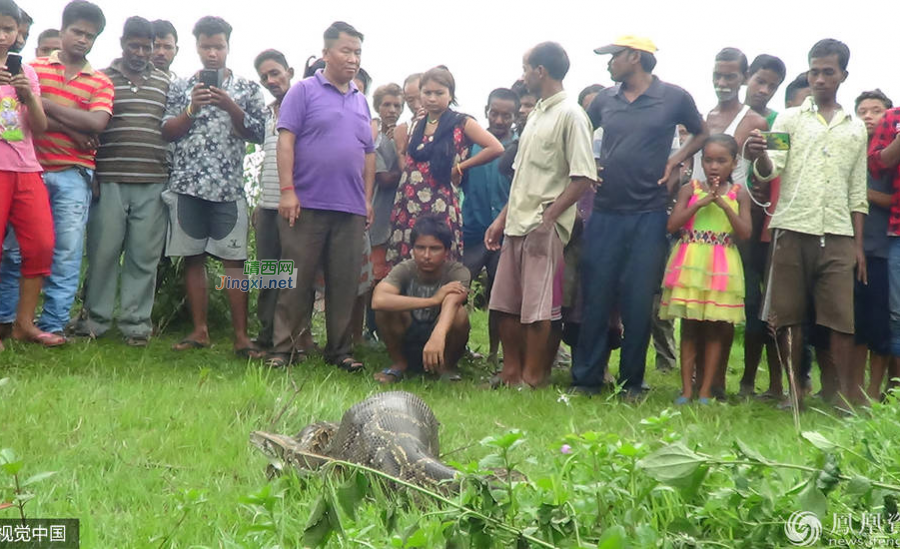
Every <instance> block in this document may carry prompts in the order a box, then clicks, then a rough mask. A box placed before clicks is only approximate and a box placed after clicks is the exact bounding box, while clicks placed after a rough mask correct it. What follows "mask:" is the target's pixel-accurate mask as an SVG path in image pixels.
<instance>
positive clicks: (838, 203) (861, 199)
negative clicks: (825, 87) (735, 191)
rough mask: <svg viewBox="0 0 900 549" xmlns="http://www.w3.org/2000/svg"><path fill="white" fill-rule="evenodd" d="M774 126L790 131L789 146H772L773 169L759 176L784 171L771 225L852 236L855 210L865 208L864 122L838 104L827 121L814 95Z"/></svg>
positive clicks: (772, 176)
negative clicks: (819, 109)
mask: <svg viewBox="0 0 900 549" xmlns="http://www.w3.org/2000/svg"><path fill="white" fill-rule="evenodd" d="M772 131H773V132H786V133H789V134H790V136H791V149H790V150H788V151H769V152H768V154H769V158H770V159H771V160H772V165H773V170H772V173H771V174H769V175H768V177H762V176H761V175H760V174H759V171H758V170H757V166H756V163H754V165H753V174H754V175H755V176H756V177H757V179H759V180H760V181H771V180H772V179H775V178H776V177H778V176H779V175H780V176H781V192H780V197H779V199H778V206H777V207H776V209H775V214H774V215H773V216H772V223H771V224H770V227H771V228H773V229H785V230H788V231H795V232H798V233H804V234H812V235H819V236H821V235H825V234H832V235H841V236H853V223H852V221H851V215H850V214H851V213H852V212H860V213H863V214H865V213H867V212H868V211H869V204H868V200H867V199H866V144H867V139H868V138H867V135H866V127H865V125H864V124H863V123H862V121H860V120H854V119H853V118H851V116H850V114H849V113H846V112H844V110H843V109H838V110H837V112H835V113H834V116H833V117H832V119H831V122H830V123H828V122H826V121H825V119H824V118H823V117H822V115H820V114H819V113H818V111H817V110H816V109H815V107H814V104H813V99H812V98H811V97H809V98H807V99H806V100H805V101H804V102H803V104H802V105H800V106H799V107H795V108H791V109H787V110H786V111H784V112H783V113H781V114H780V115H779V116H778V118H776V119H775V124H774V125H773V126H772Z"/></svg>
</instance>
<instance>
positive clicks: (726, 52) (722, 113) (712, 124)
mask: <svg viewBox="0 0 900 549" xmlns="http://www.w3.org/2000/svg"><path fill="white" fill-rule="evenodd" d="M747 72H748V66H747V56H746V55H744V53H743V52H742V51H741V50H739V49H737V48H723V49H722V50H721V51H720V52H719V53H717V54H716V60H715V64H714V65H713V75H712V80H713V87H714V89H715V92H716V97H717V98H718V100H719V102H718V103H717V104H716V106H715V107H713V109H712V110H711V111H709V114H707V115H706V124H707V125H708V126H709V133H710V134H715V133H724V134H727V135H730V136H732V137H734V138H735V140H736V141H737V143H738V146H739V147H743V145H744V141H746V139H747V137H748V136H749V135H750V132H752V131H753V130H759V131H766V130H767V129H769V126H768V124H767V123H766V119H765V118H763V117H762V116H760V115H759V113H757V112H756V111H754V110H753V109H752V108H751V107H750V105H744V104H743V103H741V99H740V91H741V87H742V86H744V85H745V84H746V83H747ZM693 176H694V179H699V180H701V181H705V180H706V175H705V174H704V173H703V169H702V168H701V166H700V153H699V152H698V153H697V154H696V155H695V157H694V173H693ZM732 179H734V181H735V183H742V184H744V183H746V182H747V161H746V160H744V159H743V158H742V157H740V156H738V166H737V168H736V169H735V170H734V173H733V174H732Z"/></svg>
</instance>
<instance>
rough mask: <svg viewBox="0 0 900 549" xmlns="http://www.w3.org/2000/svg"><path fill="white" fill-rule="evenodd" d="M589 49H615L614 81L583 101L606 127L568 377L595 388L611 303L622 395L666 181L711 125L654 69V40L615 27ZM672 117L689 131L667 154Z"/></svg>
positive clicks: (649, 302) (637, 359) (643, 308)
mask: <svg viewBox="0 0 900 549" xmlns="http://www.w3.org/2000/svg"><path fill="white" fill-rule="evenodd" d="M594 52H595V53H597V54H600V55H611V56H612V57H611V58H610V60H609V65H608V68H609V74H610V77H611V78H612V80H613V81H614V82H616V83H617V85H616V86H612V87H609V88H606V89H604V90H602V91H601V92H600V93H599V94H597V97H596V98H595V99H594V101H593V102H592V103H591V105H590V107H589V108H588V115H589V116H590V118H591V122H593V124H594V127H595V128H597V127H602V128H603V145H602V148H601V151H600V165H601V166H602V169H603V183H602V184H601V185H600V187H599V188H598V189H597V197H596V199H595V202H594V213H593V215H592V216H591V219H590V221H589V222H588V226H587V229H586V231H585V242H586V245H585V250H584V252H583V254H582V257H583V260H582V285H583V287H584V319H583V322H582V325H581V334H580V335H579V338H578V347H577V348H576V350H575V361H574V365H573V368H572V385H573V390H574V391H576V392H582V393H588V394H593V393H596V392H597V391H598V390H599V389H600V386H601V384H602V383H603V374H604V367H605V366H604V362H603V360H602V358H603V357H604V356H605V355H606V354H607V352H608V347H609V340H608V337H607V333H608V330H607V327H608V323H609V315H610V312H611V311H612V309H613V307H614V306H616V305H618V307H619V310H620V312H621V315H622V323H623V325H624V328H625V339H624V341H623V344H622V356H621V360H620V367H619V383H621V384H623V386H624V388H625V390H626V394H627V396H629V397H638V396H639V395H640V393H641V386H642V384H643V381H644V367H645V366H646V364H645V363H646V357H647V346H648V344H649V342H650V326H651V318H652V311H653V300H654V295H655V292H656V289H657V287H658V286H659V284H660V281H661V279H662V273H663V268H664V265H665V258H666V253H667V250H668V244H667V241H666V221H667V219H668V214H667V213H666V207H667V205H668V204H669V200H670V194H669V193H670V189H668V188H667V187H668V185H667V183H668V182H669V180H670V176H677V174H678V171H679V170H678V167H679V165H680V164H682V163H683V162H684V161H685V160H687V159H688V158H690V157H691V155H693V154H694V153H695V152H697V151H698V150H700V147H701V146H702V144H703V141H704V140H705V139H706V138H707V137H708V136H709V130H708V128H707V127H706V123H705V122H704V121H703V117H702V116H701V115H700V113H699V112H698V111H697V106H696V104H695V103H694V100H693V98H692V97H691V96H690V94H688V93H687V92H686V91H684V90H683V89H681V88H679V87H678V86H674V85H672V84H668V83H665V82H662V81H661V80H659V78H657V77H656V76H653V74H652V71H653V68H654V67H655V66H656V57H655V56H654V53H655V52H656V46H655V45H654V44H653V42H652V41H650V40H649V39H647V38H642V37H638V36H622V37H620V38H619V39H618V40H616V41H615V42H613V43H612V44H609V45H607V46H603V47H600V48H597V49H596V50H594ZM678 124H683V125H684V127H685V128H686V129H687V131H688V133H690V134H691V137H690V138H688V139H687V140H686V141H685V142H684V144H683V145H682V147H681V148H680V149H679V150H678V151H677V152H676V153H675V154H673V155H672V156H671V157H670V156H669V155H670V153H671V148H672V136H673V135H674V134H675V127H676V126H677V125H678Z"/></svg>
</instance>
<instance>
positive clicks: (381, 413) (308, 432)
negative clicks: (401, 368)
mask: <svg viewBox="0 0 900 549" xmlns="http://www.w3.org/2000/svg"><path fill="white" fill-rule="evenodd" d="M439 425H440V424H439V423H438V421H437V418H435V417H434V413H433V412H432V411H431V408H429V407H428V405H427V404H425V402H424V401H423V400H422V399H421V398H419V397H417V396H416V395H414V394H412V393H407V392H404V391H392V392H387V393H379V394H377V395H374V396H372V397H370V398H367V399H366V400H364V401H362V402H360V403H358V404H356V405H354V406H353V407H352V408H350V409H349V410H347V412H345V413H344V416H343V418H342V419H341V423H340V424H339V425H338V424H335V423H330V422H317V423H312V424H310V425H307V426H306V427H304V428H303V429H302V430H301V431H300V432H299V433H298V434H297V435H296V436H293V437H291V436H288V435H279V434H273V433H265V432H262V431H254V432H253V433H251V434H250V442H251V443H252V444H253V445H254V446H256V447H258V448H259V449H261V450H262V451H263V452H264V453H266V454H267V455H269V456H270V457H272V458H276V459H280V460H281V461H282V462H284V463H285V464H286V465H287V464H289V465H291V466H293V467H295V468H297V469H299V470H301V471H309V470H315V469H317V468H319V467H320V466H321V465H322V464H324V463H325V462H327V461H329V460H340V461H348V462H351V463H358V464H360V465H365V466H367V467H371V468H372V469H377V470H379V471H382V472H384V473H387V474H388V475H390V476H393V477H396V478H399V479H402V480H404V481H407V482H410V483H413V484H417V485H419V486H425V487H434V486H436V485H438V484H440V483H442V482H444V481H447V480H450V479H453V478H454V477H455V476H456V474H457V471H456V469H453V468H452V467H449V466H447V465H444V464H443V463H441V462H440V461H439V460H438V459H437V457H436V456H439V455H440V449H439V445H438V426H439Z"/></svg>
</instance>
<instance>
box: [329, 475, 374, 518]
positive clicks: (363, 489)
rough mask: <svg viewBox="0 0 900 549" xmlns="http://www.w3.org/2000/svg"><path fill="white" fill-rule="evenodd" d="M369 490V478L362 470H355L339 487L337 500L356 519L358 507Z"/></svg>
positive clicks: (348, 514) (349, 515)
mask: <svg viewBox="0 0 900 549" xmlns="http://www.w3.org/2000/svg"><path fill="white" fill-rule="evenodd" d="M368 491H369V479H368V478H366V476H365V475H364V474H362V473H361V472H360V471H353V472H352V473H351V474H350V478H348V479H347V480H346V481H345V482H344V483H343V484H342V485H340V486H339V487H338V489H337V501H338V504H339V505H340V506H341V509H343V510H344V513H346V514H347V516H348V517H350V518H351V519H354V520H355V519H356V508H357V506H358V505H359V504H360V502H361V501H362V500H363V498H365V497H366V494H367V493H368Z"/></svg>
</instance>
